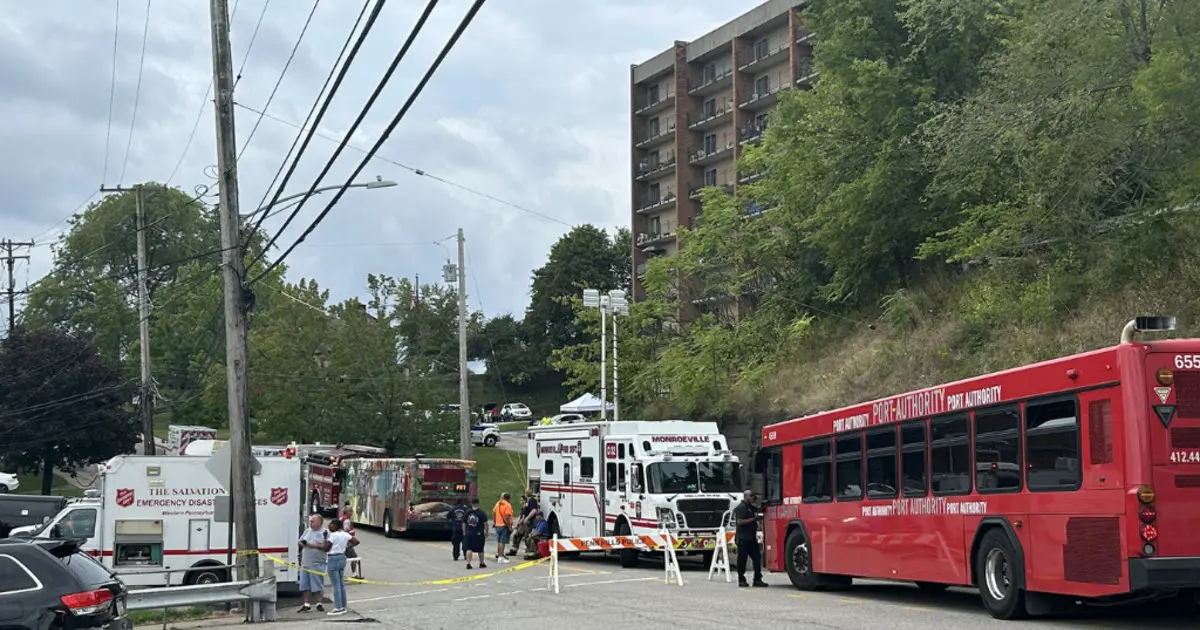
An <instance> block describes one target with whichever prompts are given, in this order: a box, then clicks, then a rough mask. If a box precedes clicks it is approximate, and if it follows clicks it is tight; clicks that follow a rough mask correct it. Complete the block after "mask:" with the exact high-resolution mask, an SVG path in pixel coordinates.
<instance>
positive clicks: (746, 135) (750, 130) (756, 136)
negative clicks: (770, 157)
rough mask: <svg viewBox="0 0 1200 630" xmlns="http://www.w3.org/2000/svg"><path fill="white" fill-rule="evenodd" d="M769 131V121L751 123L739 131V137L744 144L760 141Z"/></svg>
mask: <svg viewBox="0 0 1200 630" xmlns="http://www.w3.org/2000/svg"><path fill="white" fill-rule="evenodd" d="M766 132H767V123H766V122H763V123H761V124H749V125H746V126H745V127H742V128H741V129H740V130H739V131H738V138H739V140H740V141H741V143H742V144H749V143H753V142H758V141H759V140H761V139H762V137H763V134H764V133H766Z"/></svg>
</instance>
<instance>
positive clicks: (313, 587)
mask: <svg viewBox="0 0 1200 630" xmlns="http://www.w3.org/2000/svg"><path fill="white" fill-rule="evenodd" d="M329 547H330V543H329V530H327V529H325V524H324V520H323V519H322V518H321V516H320V515H319V514H313V515H312V516H311V517H309V519H308V529H306V530H304V533H303V534H300V592H301V594H302V595H303V596H304V605H303V606H301V607H300V612H302V613H306V612H308V611H310V610H312V608H313V602H312V601H311V600H314V599H315V600H316V607H317V610H318V611H321V612H323V611H324V610H325V607H324V606H322V605H321V600H323V599H324V597H325V571H326V563H327V562H328V556H327V555H326V554H327V552H328V551H329Z"/></svg>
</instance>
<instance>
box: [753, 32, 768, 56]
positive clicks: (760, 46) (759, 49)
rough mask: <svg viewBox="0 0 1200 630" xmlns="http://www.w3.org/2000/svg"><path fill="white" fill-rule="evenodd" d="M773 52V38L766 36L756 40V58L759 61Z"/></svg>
mask: <svg viewBox="0 0 1200 630" xmlns="http://www.w3.org/2000/svg"><path fill="white" fill-rule="evenodd" d="M770 52H771V40H770V39H768V38H766V37H764V38H762V39H760V40H758V41H756V42H754V60H755V61H758V60H760V59H762V58H764V57H766V56H767V55H768V54H770Z"/></svg>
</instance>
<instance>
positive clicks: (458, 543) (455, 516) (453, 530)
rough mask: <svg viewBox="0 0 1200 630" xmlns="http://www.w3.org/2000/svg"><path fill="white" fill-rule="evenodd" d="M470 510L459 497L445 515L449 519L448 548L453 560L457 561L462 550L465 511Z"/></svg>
mask: <svg viewBox="0 0 1200 630" xmlns="http://www.w3.org/2000/svg"><path fill="white" fill-rule="evenodd" d="M470 511H471V508H469V507H467V503H466V501H464V500H463V499H459V500H458V503H455V504H454V507H452V508H450V513H449V514H447V515H446V518H449V519H450V548H451V551H452V552H453V553H454V561H455V562H458V557H459V555H460V553H461V552H462V551H463V523H464V522H466V520H467V512H470Z"/></svg>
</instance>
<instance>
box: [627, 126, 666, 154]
mask: <svg viewBox="0 0 1200 630" xmlns="http://www.w3.org/2000/svg"><path fill="white" fill-rule="evenodd" d="M674 139H675V123H674V122H671V123H670V124H668V125H666V126H665V127H661V128H660V129H659V131H658V133H654V134H650V135H647V136H646V137H645V138H643V139H642V141H641V142H638V143H637V144H635V145H633V146H635V147H637V148H639V149H648V148H650V147H654V146H658V145H660V144H665V143H667V142H670V141H671V140H674Z"/></svg>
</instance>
